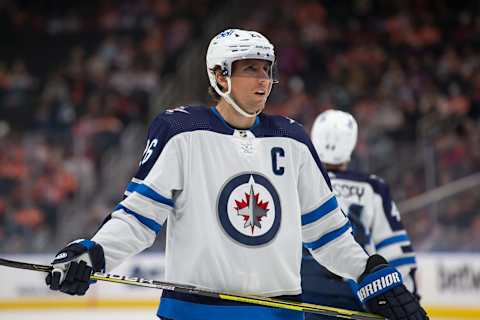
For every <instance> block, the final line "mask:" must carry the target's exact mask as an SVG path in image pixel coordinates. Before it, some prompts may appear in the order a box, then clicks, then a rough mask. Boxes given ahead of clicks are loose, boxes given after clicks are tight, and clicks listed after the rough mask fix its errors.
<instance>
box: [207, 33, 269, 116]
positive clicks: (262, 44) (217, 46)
mask: <svg viewBox="0 0 480 320" xmlns="http://www.w3.org/2000/svg"><path fill="white" fill-rule="evenodd" d="M243 59H262V60H267V61H270V62H271V65H272V68H271V69H270V78H272V77H273V74H272V72H273V71H272V69H273V64H274V62H275V53H274V51H273V45H272V44H271V43H270V41H268V39H267V38H266V37H265V36H263V35H262V34H261V33H258V32H256V31H247V30H241V29H228V30H225V31H223V32H221V33H219V34H218V35H216V36H215V37H214V38H213V39H212V41H210V44H209V46H208V50H207V57H206V60H207V61H206V62H207V73H208V79H209V80H210V85H211V86H212V87H213V88H214V89H215V91H216V92H217V93H218V94H219V95H220V96H221V97H223V98H224V99H225V101H227V103H229V104H230V105H231V106H232V107H233V108H234V109H235V110H236V111H238V112H239V113H240V114H242V115H243V116H245V117H255V116H257V114H259V113H260V112H261V110H260V111H258V112H256V113H253V114H252V113H248V112H246V111H245V110H243V109H242V108H240V107H239V106H238V104H237V103H236V102H235V101H234V100H233V99H232V97H231V96H230V92H231V89H232V86H231V80H230V77H231V75H232V64H233V62H234V61H237V60H243ZM217 66H219V67H220V68H221V70H222V73H223V75H224V76H225V77H226V80H227V83H228V89H227V91H226V92H223V91H222V90H221V89H220V88H219V87H218V85H217V80H216V77H215V72H214V69H215V67H217Z"/></svg>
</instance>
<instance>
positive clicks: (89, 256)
mask: <svg viewBox="0 0 480 320" xmlns="http://www.w3.org/2000/svg"><path fill="white" fill-rule="evenodd" d="M52 266H53V270H52V272H51V273H49V274H48V275H47V277H46V278H45V282H46V283H47V285H48V286H50V289H52V290H60V291H61V292H64V293H68V294H70V295H79V296H83V295H84V294H85V292H86V291H87V290H88V288H89V286H90V275H91V274H92V271H93V272H98V271H103V270H104V269H105V257H104V254H103V248H102V246H101V245H99V244H98V243H95V242H93V241H91V240H77V241H74V242H72V243H70V244H68V245H67V246H66V247H65V248H64V249H62V250H60V251H59V252H58V253H57V255H56V256H55V259H54V260H53V261H52Z"/></svg>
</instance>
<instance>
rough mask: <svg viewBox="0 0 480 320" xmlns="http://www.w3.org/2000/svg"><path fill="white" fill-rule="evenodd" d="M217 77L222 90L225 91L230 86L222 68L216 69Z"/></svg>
mask: <svg viewBox="0 0 480 320" xmlns="http://www.w3.org/2000/svg"><path fill="white" fill-rule="evenodd" d="M215 79H216V80H217V84H218V87H219V88H220V90H222V91H225V89H226V88H228V83H227V79H226V77H225V76H224V75H223V73H222V70H221V69H220V68H218V69H216V70H215Z"/></svg>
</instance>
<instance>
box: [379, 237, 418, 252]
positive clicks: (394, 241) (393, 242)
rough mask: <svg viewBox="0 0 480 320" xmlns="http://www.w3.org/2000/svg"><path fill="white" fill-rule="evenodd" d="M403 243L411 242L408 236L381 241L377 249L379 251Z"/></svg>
mask: <svg viewBox="0 0 480 320" xmlns="http://www.w3.org/2000/svg"><path fill="white" fill-rule="evenodd" d="M403 241H410V239H409V238H408V236H407V235H406V234H401V235H398V236H393V237H390V238H387V239H385V240H382V241H380V243H378V244H376V245H375V248H376V249H377V250H380V249H382V248H383V247H386V246H390V245H392V244H395V243H399V242H403Z"/></svg>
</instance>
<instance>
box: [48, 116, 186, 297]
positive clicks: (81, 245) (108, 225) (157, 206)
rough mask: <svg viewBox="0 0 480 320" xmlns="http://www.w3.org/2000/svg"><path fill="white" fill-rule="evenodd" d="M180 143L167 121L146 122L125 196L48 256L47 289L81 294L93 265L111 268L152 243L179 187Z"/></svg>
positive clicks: (181, 173) (100, 267)
mask: <svg viewBox="0 0 480 320" xmlns="http://www.w3.org/2000/svg"><path fill="white" fill-rule="evenodd" d="M179 148H180V142H179V141H178V139H175V137H173V135H172V133H171V130H170V127H169V123H168V122H166V121H165V120H164V119H163V118H162V116H159V117H157V119H156V120H154V121H153V122H152V125H151V126H150V128H149V133H148V139H147V147H146V148H145V151H144V153H143V156H142V159H141V161H140V166H139V169H138V171H137V173H136V175H135V177H134V178H133V179H132V181H131V182H130V183H129V184H128V187H127V190H126V192H125V198H124V199H123V200H122V201H121V202H120V203H119V204H118V205H117V206H116V207H115V209H114V210H113V212H112V213H111V214H110V215H109V217H108V218H107V219H106V220H105V222H104V223H103V225H102V226H101V227H100V229H99V230H98V231H97V233H96V234H95V236H94V237H93V238H92V239H91V240H82V241H77V242H74V243H71V244H69V245H68V246H67V247H65V248H64V249H62V250H61V251H60V252H59V253H58V254H57V256H56V257H55V260H54V261H53V262H52V265H53V266H54V268H55V270H54V272H52V274H51V275H49V276H48V277H47V279H46V280H47V284H49V286H50V288H51V289H53V290H60V291H62V292H66V293H69V294H73V295H75V294H78V295H81V294H84V293H85V291H86V290H87V289H88V284H89V275H90V273H91V271H92V270H93V271H101V270H111V269H113V268H115V267H116V266H117V265H119V264H120V263H121V262H122V261H124V260H125V259H126V258H128V257H129V256H132V255H135V254H137V253H139V252H140V251H142V250H144V249H145V248H147V247H149V246H151V245H152V243H153V242H154V240H155V237H156V235H157V234H158V232H159V231H160V229H161V226H162V225H163V224H164V222H165V220H166V219H167V217H168V215H169V214H170V213H171V212H173V208H174V200H173V196H174V192H178V191H180V190H182V186H183V172H182V170H180V168H181V166H182V163H183V159H182V156H181V153H180V151H179Z"/></svg>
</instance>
